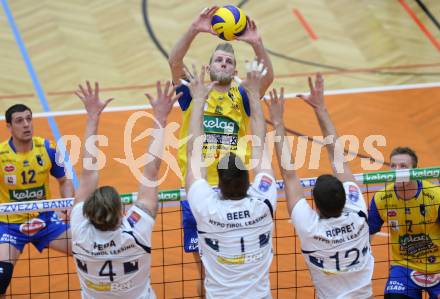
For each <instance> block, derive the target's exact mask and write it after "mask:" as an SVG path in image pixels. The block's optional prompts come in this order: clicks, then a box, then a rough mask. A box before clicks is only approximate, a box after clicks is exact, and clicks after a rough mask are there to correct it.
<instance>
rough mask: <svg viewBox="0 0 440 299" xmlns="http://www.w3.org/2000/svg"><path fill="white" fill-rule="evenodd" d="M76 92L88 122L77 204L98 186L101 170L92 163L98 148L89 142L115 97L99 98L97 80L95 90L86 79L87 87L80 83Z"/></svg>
mask: <svg viewBox="0 0 440 299" xmlns="http://www.w3.org/2000/svg"><path fill="white" fill-rule="evenodd" d="M75 94H76V95H77V96H78V97H79V98H80V100H81V101H82V102H83V104H84V108H85V109H86V111H87V123H86V129H85V133H84V144H85V146H84V147H83V167H82V172H81V177H80V179H79V187H78V190H77V192H76V194H75V203H74V204H77V203H80V202H82V201H84V200H86V199H87V197H88V196H89V195H90V194H91V193H92V192H93V191H95V189H96V187H97V186H98V179H99V172H98V170H97V167H94V166H93V165H92V164H94V163H96V161H97V156H98V148H97V147H96V146H94V145H93V146H92V145H90V144H88V142H90V141H89V140H90V138H91V137H92V136H95V135H96V133H97V131H98V125H99V117H100V115H101V112H102V110H104V108H105V107H106V106H107V105H108V103H110V101H112V100H113V99H112V98H111V99H108V100H106V101H105V102H103V101H101V100H100V99H99V84H98V82H95V89H94V90H93V88H92V87H91V85H90V83H89V81H86V88H84V87H83V86H82V85H79V90H78V91H76V92H75ZM86 163H87V165H86Z"/></svg>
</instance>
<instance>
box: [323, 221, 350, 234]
mask: <svg viewBox="0 0 440 299" xmlns="http://www.w3.org/2000/svg"><path fill="white" fill-rule="evenodd" d="M354 229H355V228H354V223H353V222H352V223H350V224H348V225H344V226H341V227H335V228H333V229H330V230H327V231H326V232H325V235H326V236H327V237H329V238H331V237H337V236H338V235H339V234H348V233H351V232H353V231H354Z"/></svg>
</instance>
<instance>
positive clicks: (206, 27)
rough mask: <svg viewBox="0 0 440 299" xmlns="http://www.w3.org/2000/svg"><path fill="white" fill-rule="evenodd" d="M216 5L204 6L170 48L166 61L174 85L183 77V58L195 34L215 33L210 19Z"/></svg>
mask: <svg viewBox="0 0 440 299" xmlns="http://www.w3.org/2000/svg"><path fill="white" fill-rule="evenodd" d="M217 9H218V6H211V7H207V8H205V9H204V10H203V11H202V12H201V13H200V14H199V15H198V16H197V17H196V18H195V20H194V21H193V22H192V23H191V25H190V27H189V28H188V30H187V31H186V32H185V33H184V34H183V36H182V37H181V38H180V39H179V40H178V41H177V43H176V44H175V45H174V47H173V48H172V49H171V52H170V56H169V58H168V63H169V64H170V68H171V75H172V79H173V83H174V84H175V85H179V84H180V79H182V78H185V72H184V68H185V65H184V63H183V58H184V57H185V55H186V53H187V52H188V49H189V47H190V46H191V43H192V42H193V40H194V38H195V37H196V36H197V34H199V33H201V32H208V33H211V34H214V35H215V32H214V31H213V30H212V28H211V19H212V16H213V15H214V13H215V11H216V10H217Z"/></svg>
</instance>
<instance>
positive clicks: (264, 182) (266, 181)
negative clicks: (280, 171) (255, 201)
mask: <svg viewBox="0 0 440 299" xmlns="http://www.w3.org/2000/svg"><path fill="white" fill-rule="evenodd" d="M271 185H272V179H271V178H270V177H268V176H265V175H263V176H262V177H261V179H260V184H259V185H258V189H259V190H260V191H261V192H267V190H269V188H270V186H271Z"/></svg>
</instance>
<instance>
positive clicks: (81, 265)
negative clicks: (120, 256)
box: [76, 259, 139, 282]
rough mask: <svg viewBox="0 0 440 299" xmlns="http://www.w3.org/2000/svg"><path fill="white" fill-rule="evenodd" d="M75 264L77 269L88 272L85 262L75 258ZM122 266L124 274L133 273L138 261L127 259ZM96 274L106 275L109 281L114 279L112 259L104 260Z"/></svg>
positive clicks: (137, 266)
mask: <svg viewBox="0 0 440 299" xmlns="http://www.w3.org/2000/svg"><path fill="white" fill-rule="evenodd" d="M76 264H77V266H78V269H80V270H81V271H83V272H85V273H89V271H88V267H87V263H85V262H83V261H81V260H79V259H76ZM122 267H123V269H124V273H123V274H124V275H126V274H130V273H134V272H136V271H138V270H139V261H138V260H134V261H129V262H125V263H122ZM98 275H99V276H102V277H108V278H109V279H110V281H112V282H113V281H114V277H115V276H116V273H115V271H114V270H113V262H112V261H110V260H109V261H105V262H104V264H103V265H102V267H101V269H100V270H99V271H98Z"/></svg>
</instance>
